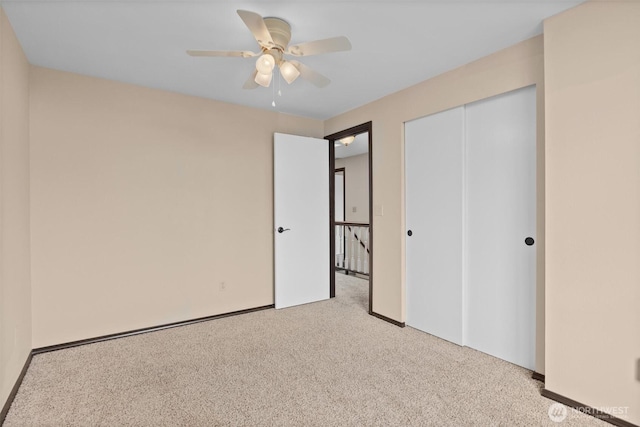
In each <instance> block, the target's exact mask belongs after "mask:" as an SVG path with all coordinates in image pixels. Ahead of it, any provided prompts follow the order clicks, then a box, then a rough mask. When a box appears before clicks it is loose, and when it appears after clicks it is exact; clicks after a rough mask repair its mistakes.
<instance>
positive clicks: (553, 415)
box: [547, 403, 567, 423]
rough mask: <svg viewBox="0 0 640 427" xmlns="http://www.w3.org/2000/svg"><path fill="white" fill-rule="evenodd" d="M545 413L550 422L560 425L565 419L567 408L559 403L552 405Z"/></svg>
mask: <svg viewBox="0 0 640 427" xmlns="http://www.w3.org/2000/svg"><path fill="white" fill-rule="evenodd" d="M547 413H548V414H549V419H550V420H551V421H553V422H554V423H561V422H563V421H564V419H565V418H567V407H566V406H564V405H563V404H561V403H552V404H551V406H549V410H548V411H547Z"/></svg>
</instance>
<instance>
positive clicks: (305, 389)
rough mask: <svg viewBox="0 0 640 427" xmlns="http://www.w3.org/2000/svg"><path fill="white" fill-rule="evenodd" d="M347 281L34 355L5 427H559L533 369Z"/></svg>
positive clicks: (574, 420) (573, 419)
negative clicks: (453, 337)
mask: <svg viewBox="0 0 640 427" xmlns="http://www.w3.org/2000/svg"><path fill="white" fill-rule="evenodd" d="M338 277H339V280H338V283H337V286H336V288H337V289H336V290H337V297H336V298H334V299H332V300H329V301H323V302H319V303H315V304H308V305H305V306H300V307H294V308H289V309H285V310H278V311H276V310H266V311H261V312H256V313H251V314H246V315H241V316H235V317H230V318H225V319H220V320H214V321H210V322H205V323H200V324H197V325H192V326H185V327H179V328H174V329H169V330H164V331H160V332H153V333H149V334H144V335H139V336H135V337H130V338H122V339H117V340H112V341H107V342H103V343H98V344H91V345H86V346H82V347H76V348H73V349H68V350H61V351H57V352H52V353H46V354H42V355H38V356H35V357H34V358H33V361H32V363H31V367H30V368H29V371H28V372H27V375H26V377H25V379H24V382H23V384H22V387H21V388H20V391H19V392H18V395H17V396H16V399H15V401H14V403H13V406H12V407H11V410H10V412H9V414H8V416H7V419H6V422H5V425H6V427H10V426H45V425H46V426H65V425H69V426H71V425H74V426H94V425H103V426H124V425H135V426H160V425H172V426H173V425H180V426H223V425H224V426H275V425H277V426H369V425H377V426H425V425H452V426H461V425H479V426H486V425H504V426H514V425H522V426H532V425H558V424H555V423H553V422H551V420H550V419H549V417H548V415H547V411H548V408H549V405H550V404H551V403H552V402H551V401H550V400H547V399H545V398H543V397H541V396H540V394H539V389H540V387H541V384H540V383H538V382H536V381H534V380H532V379H531V378H530V376H531V373H530V372H529V371H527V370H525V369H522V368H520V367H517V366H514V365H511V364H509V363H507V362H504V361H502V360H498V359H495V358H493V357H490V356H487V355H485V354H483V353H480V352H477V351H474V350H471V349H469V348H465V347H458V346H456V345H454V344H451V343H449V342H446V341H443V340H440V339H438V338H435V337H433V336H430V335H428V334H425V333H423V332H420V331H417V330H415V329H412V328H409V327H407V328H404V329H401V328H398V327H397V326H393V325H391V324H389V323H386V322H384V321H382V320H379V319H376V318H374V317H372V316H369V315H368V314H367V312H366V310H367V304H368V296H367V292H368V284H367V282H366V281H364V280H361V279H356V278H353V277H345V276H343V275H340V274H339V275H338ZM560 425H563V426H565V425H566V426H578V425H579V426H589V425H594V426H598V425H599V426H605V425H607V424H604V423H603V422H602V421H599V420H596V419H594V418H591V417H588V416H585V415H583V414H579V413H575V412H573V411H569V414H568V417H567V419H566V420H565V421H564V422H563V423H561V424H560Z"/></svg>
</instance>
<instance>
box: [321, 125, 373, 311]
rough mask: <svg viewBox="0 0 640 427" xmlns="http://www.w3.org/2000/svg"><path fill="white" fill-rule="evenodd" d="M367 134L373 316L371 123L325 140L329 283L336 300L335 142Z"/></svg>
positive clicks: (327, 137)
mask: <svg viewBox="0 0 640 427" xmlns="http://www.w3.org/2000/svg"><path fill="white" fill-rule="evenodd" d="M365 132H367V133H368V135H369V147H368V155H369V314H373V122H371V121H369V122H366V123H362V124H360V125H357V126H354V127H351V128H348V129H345V130H342V131H340V132H336V133H332V134H331V135H327V136H325V137H324V138H325V139H327V140H329V171H330V173H329V175H330V176H331V179H330V182H329V213H330V215H329V250H330V251H331V252H330V254H329V255H330V257H329V261H330V263H331V266H330V268H331V270H330V283H329V297H330V298H334V297H335V296H336V265H335V255H336V254H335V252H336V224H335V222H336V220H335V214H334V212H335V178H334V173H335V172H334V171H335V167H336V158H335V154H336V153H335V142H336V141H337V140H338V139H341V138H344V137H347V136H355V135H359V134H361V133H365Z"/></svg>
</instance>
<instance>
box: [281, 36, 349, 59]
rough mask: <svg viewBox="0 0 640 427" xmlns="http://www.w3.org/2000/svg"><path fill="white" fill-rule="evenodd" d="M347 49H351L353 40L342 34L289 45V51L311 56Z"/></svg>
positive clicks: (297, 54)
mask: <svg viewBox="0 0 640 427" xmlns="http://www.w3.org/2000/svg"><path fill="white" fill-rule="evenodd" d="M345 50H351V42H350V41H349V39H348V38H346V37H344V36H341V37H333V38H330V39H324V40H316V41H313V42H307V43H300V44H296V45H293V46H289V48H288V49H287V53H289V54H291V55H295V56H310V55H319V54H321V53H330V52H343V51H345Z"/></svg>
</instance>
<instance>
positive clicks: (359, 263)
mask: <svg viewBox="0 0 640 427" xmlns="http://www.w3.org/2000/svg"><path fill="white" fill-rule="evenodd" d="M356 230H357V231H358V234H356V248H358V252H357V253H358V255H357V258H358V261H357V264H356V271H358V272H362V245H361V244H360V242H362V227H356Z"/></svg>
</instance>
